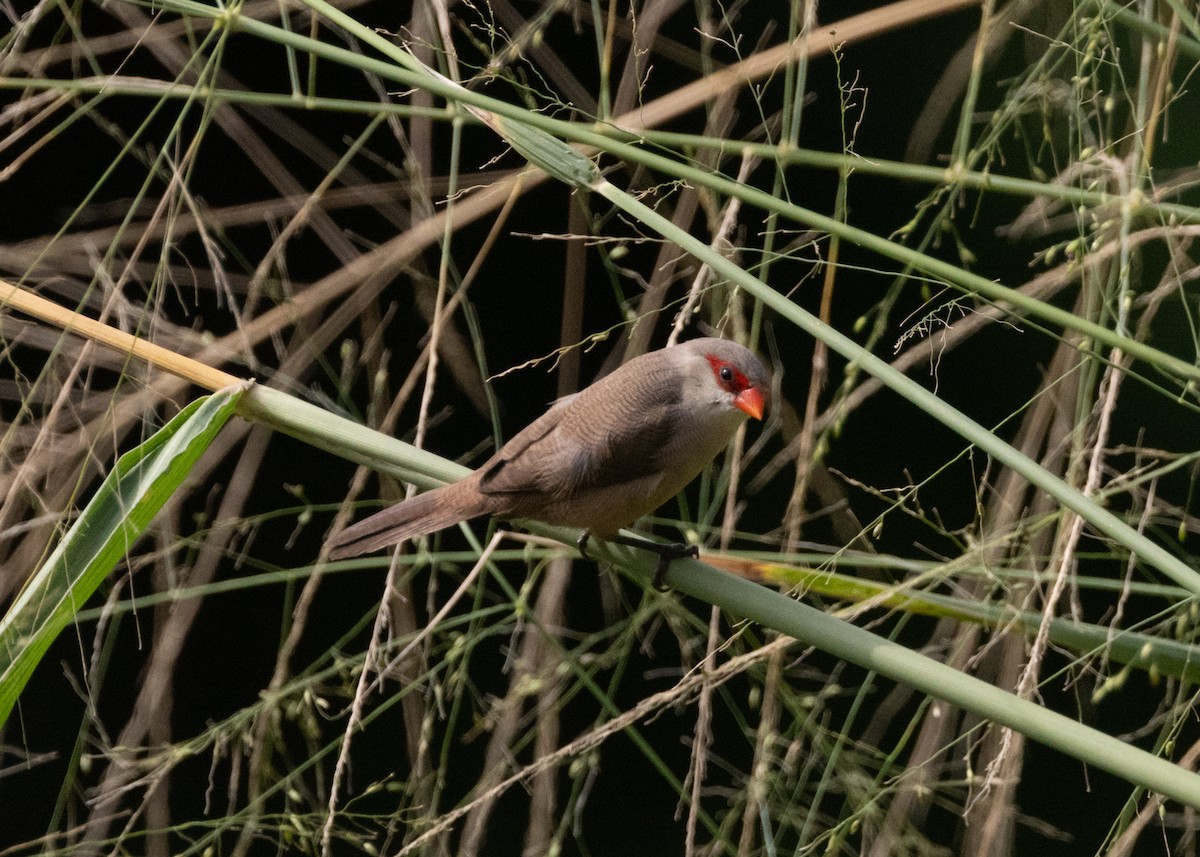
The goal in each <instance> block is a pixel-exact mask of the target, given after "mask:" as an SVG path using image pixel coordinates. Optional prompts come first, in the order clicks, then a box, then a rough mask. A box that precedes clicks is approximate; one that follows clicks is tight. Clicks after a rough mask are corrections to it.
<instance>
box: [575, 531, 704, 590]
mask: <svg viewBox="0 0 1200 857" xmlns="http://www.w3.org/2000/svg"><path fill="white" fill-rule="evenodd" d="M580 541H581V542H584V541H585V540H584V538H583V537H582V536H581V537H580ZM612 541H614V542H616V543H617V544H620V545H626V546H627V547H631V548H639V549H641V550H644V551H650V553H653V554H657V555H658V566H657V567H656V568H655V570H654V580H653V586H654V588H655V589H657V590H658V591H659V592H666V591H667V590H668V589H669V588H670V587H668V586H666V585H664V583H663V580H664V578H665V577H666V576H667V569H668V568H670V567H671V563H672V562H674V561H675V560H677V559H683V558H684V557H685V556H688V557H691V558H692V559H699V558H700V548H699V546H698V545H686V544H683V543H682V542H666V543H664V542H652V541H650V540H649V539H643V538H638V537H636V536H624V535H618V536H616V537H615V538H613V539H612Z"/></svg>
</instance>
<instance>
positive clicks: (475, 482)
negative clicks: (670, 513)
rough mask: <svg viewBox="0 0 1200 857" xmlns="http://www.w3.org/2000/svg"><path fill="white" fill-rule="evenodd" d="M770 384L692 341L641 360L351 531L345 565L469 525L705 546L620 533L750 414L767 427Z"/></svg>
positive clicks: (663, 554) (688, 477)
mask: <svg viewBox="0 0 1200 857" xmlns="http://www.w3.org/2000/svg"><path fill="white" fill-rule="evenodd" d="M769 387H770V380H769V376H768V374H767V370H766V368H765V367H764V366H763V364H762V362H761V361H760V360H759V359H758V358H757V357H756V356H755V355H754V354H753V353H752V352H751V351H750V350H749V349H747V348H744V347H742V346H741V345H738V344H737V343H734V342H729V341H727V340H724V339H711V338H708V339H695V340H692V341H690V342H685V343H682V344H680V345H676V346H674V347H671V348H664V349H662V350H660V351H652V352H650V353H648V354H643V355H641V356H640V357H635V358H634V359H632V360H630V361H629V362H628V363H625V364H624V365H623V366H621V367H620V368H619V369H617V370H616V371H614V372H612V373H611V374H609V375H606V376H605V377H603V378H601V379H600V380H599V381H597V382H596V383H594V384H592V385H591V386H590V387H587V388H586V389H584V390H582V391H581V392H579V393H576V394H575V395H573V396H567V397H566V398H563V399H560V400H558V401H557V402H555V403H554V404H553V405H552V406H551V407H550V409H549V410H547V411H546V413H544V414H543V415H542V416H541V417H539V418H538V419H537V420H535V421H534V422H533V423H531V424H530V425H529V426H528V427H526V428H525V429H524V430H523V431H522V432H520V433H519V434H517V435H516V436H515V437H513V439H512V440H510V441H509V442H508V443H506V444H505V445H504V446H503V447H502V448H501V449H500V450H499V451H498V452H497V453H496V454H495V455H493V456H492V457H491V458H490V459H488V460H487V461H486V462H485V463H484V464H483V466H481V467H480V468H479V469H478V470H476V471H474V472H473V473H471V474H470V475H468V476H465V477H463V478H462V479H460V480H459V481H457V482H453V483H451V484H449V485H446V486H444V487H441V488H436V489H434V490H433V491H428V492H426V493H424V494H418V495H416V496H415V497H411V498H410V499H408V500H404V501H403V502H400V503H397V504H396V505H394V506H391V507H389V508H387V509H384V510H383V511H382V512H379V513H377V514H375V515H372V516H371V517H369V518H366V519H365V520H363V521H360V522H358V523H357V524H354V525H353V526H350V527H347V528H346V529H345V530H343V531H342V532H341V533H340V534H339V535H338V536H337V537H336V538H334V539H333V542H332V544H331V550H330V554H329V556H330V558H331V559H342V558H345V557H350V556H357V555H358V554H362V553H367V552H368V551H373V550H377V549H379V548H382V547H386V546H388V545H393V544H396V543H397V542H400V541H403V540H405V539H410V538H413V537H415V536H420V535H424V534H426V533H431V532H434V531H436V530H440V529H443V528H444V527H449V526H450V525H452V524H457V523H459V522H460V521H465V520H467V519H469V518H476V517H480V516H482V515H491V516H493V517H497V518H504V519H509V520H511V519H531V520H536V521H542V522H544V523H547V524H556V525H560V526H567V527H576V528H579V529H582V530H583V535H582V536H581V537H580V539H579V549H580V552H581V553H584V555H585V556H586V547H587V541H588V539H589V538H590V537H595V538H599V539H603V540H604V541H615V542H619V543H622V544H630V545H633V546H635V547H640V548H644V549H646V550H650V551H653V552H655V553H657V554H658V555H659V569H658V579H659V580H661V577H662V575H663V574H664V573H665V571H666V569H667V566H668V565H669V563H670V561H671V560H672V559H675V558H677V557H680V556H685V555H690V556H696V555H697V554H698V549H697V548H696V546H694V545H692V546H686V545H680V544H664V543H660V542H652V541H648V540H645V539H632V538H629V537H625V536H622V535H621V533H620V531H621V529H622V528H624V527H627V526H629V525H630V524H632V523H633V522H634V521H636V520H637V519H638V518H640V517H642V516H643V515H646V514H648V513H650V512H652V511H654V510H655V509H657V508H658V507H659V506H660V505H662V504H663V503H664V502H665V501H667V500H668V499H670V498H671V497H673V496H675V495H676V494H678V493H679V491H680V490H681V489H682V488H683V487H684V486H685V485H687V483H689V482H691V481H692V479H693V478H694V477H695V476H696V475H697V474H698V473H699V472H700V471H701V469H703V467H704V465H706V464H708V462H710V461H712V459H713V457H714V456H715V455H716V454H717V453H718V452H720V451H721V450H722V449H724V448H725V446H726V445H727V444H728V443H729V440H730V438H732V437H733V433H734V432H735V431H736V430H737V428H738V426H740V425H741V424H742V423H743V422H744V421H745V420H746V419H747V418H748V417H753V418H754V419H762V415H763V411H764V410H765V409H766V405H767V396H768V391H769Z"/></svg>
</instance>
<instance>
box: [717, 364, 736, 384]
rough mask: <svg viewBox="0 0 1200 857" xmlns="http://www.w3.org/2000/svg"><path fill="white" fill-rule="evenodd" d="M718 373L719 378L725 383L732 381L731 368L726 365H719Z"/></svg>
mask: <svg viewBox="0 0 1200 857" xmlns="http://www.w3.org/2000/svg"><path fill="white" fill-rule="evenodd" d="M720 375H721V380H722V381H724V382H725V383H726V384H728V383H730V382H732V381H733V370H732V369H730V368H729V367H728V366H722V367H721V372H720Z"/></svg>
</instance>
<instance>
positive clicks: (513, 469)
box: [479, 382, 675, 497]
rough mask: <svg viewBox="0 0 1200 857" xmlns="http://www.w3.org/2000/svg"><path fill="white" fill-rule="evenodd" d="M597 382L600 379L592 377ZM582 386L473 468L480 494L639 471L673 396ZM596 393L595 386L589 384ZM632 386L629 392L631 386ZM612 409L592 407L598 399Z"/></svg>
mask: <svg viewBox="0 0 1200 857" xmlns="http://www.w3.org/2000/svg"><path fill="white" fill-rule="evenodd" d="M600 383H603V382H600ZM593 389H594V388H588V390H585V391H584V393H581V394H578V395H577V396H574V397H571V398H569V399H567V400H560V401H559V402H558V403H556V404H555V405H554V406H553V407H551V409H550V410H548V411H547V412H546V413H545V414H543V415H542V416H541V417H540V418H538V419H537V420H535V421H534V422H533V423H531V424H530V425H529V426H528V427H527V428H526V429H525V430H524V431H522V432H520V433H519V434H517V435H516V436H515V437H513V439H512V440H510V441H509V442H508V443H507V444H505V445H504V447H503V448H502V449H501V450H500V451H499V452H497V453H496V455H494V456H493V457H492V459H491V460H490V461H488V462H487V463H486V464H485V465H484V466H483V467H482V468H480V470H481V477H482V478H481V480H480V486H479V487H480V490H481V491H483V492H485V493H509V492H513V493H524V492H529V491H537V492H544V493H546V494H550V495H552V496H556V497H564V496H568V495H570V494H571V493H573V492H574V491H576V490H578V489H580V488H598V487H604V486H607V485H613V484H618V483H621V482H627V481H630V480H632V479H637V478H641V477H644V476H646V475H647V474H648V473H651V472H653V471H654V470H655V469H657V467H658V454H659V452H660V451H661V450H662V448H663V446H664V445H665V444H666V443H667V441H668V440H669V438H670V433H671V430H672V429H671V420H670V417H671V414H670V408H671V406H673V405H674V404H675V402H674V401H669V400H668V401H663V400H662V399H661V397H655V398H653V399H650V400H643V397H640V396H637V395H636V394H635V395H633V396H628V397H624V398H619V397H618V398H614V397H611V396H598V395H596V393H593V392H590V391H592V390H593ZM597 392H598V391H597ZM634 393H636V391H634ZM601 399H603V400H605V401H608V402H615V403H616V407H618V409H619V411H620V413H612V412H611V411H610V412H609V413H604V414H599V413H598V412H597V409H596V404H597V402H598V401H599V400H601Z"/></svg>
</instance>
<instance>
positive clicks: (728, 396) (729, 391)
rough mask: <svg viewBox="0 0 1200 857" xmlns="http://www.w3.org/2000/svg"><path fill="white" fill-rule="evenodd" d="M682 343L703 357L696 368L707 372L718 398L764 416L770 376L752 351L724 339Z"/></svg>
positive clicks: (751, 415)
mask: <svg viewBox="0 0 1200 857" xmlns="http://www.w3.org/2000/svg"><path fill="white" fill-rule="evenodd" d="M680 347H681V348H686V349H688V350H690V351H692V352H694V353H695V354H697V355H698V356H700V357H702V358H703V362H700V361H697V364H696V365H697V366H698V368H697V370H696V371H697V372H699V373H700V374H701V375H702V376H703V375H707V376H708V379H706V383H705V384H704V386H706V387H708V389H710V390H713V395H714V396H715V398H716V400H717V401H719V402H725V403H728V404H730V405H732V406H733V407H734V408H736V409H737V410H739V411H741V412H742V413H743V414H745V415H746V416H750V417H753V418H754V419H756V420H761V419H762V417H763V413H764V412H765V411H766V409H767V402H768V399H769V393H770V389H771V380H770V375H768V374H767V370H766V367H765V366H763V364H762V361H761V360H759V359H758V358H757V357H756V356H755V355H754V353H753V352H752V351H750V350H749V349H748V348H744V347H742V346H741V345H738V344H737V343H736V342H729V341H728V340H724V339H694V340H692V341H691V342H687V343H685V344H684V345H682V346H680ZM701 367H702V368H701ZM714 385H715V389H714Z"/></svg>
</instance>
